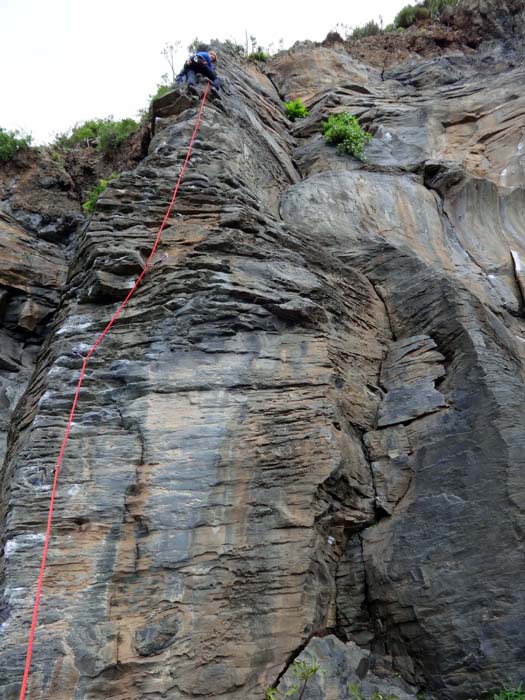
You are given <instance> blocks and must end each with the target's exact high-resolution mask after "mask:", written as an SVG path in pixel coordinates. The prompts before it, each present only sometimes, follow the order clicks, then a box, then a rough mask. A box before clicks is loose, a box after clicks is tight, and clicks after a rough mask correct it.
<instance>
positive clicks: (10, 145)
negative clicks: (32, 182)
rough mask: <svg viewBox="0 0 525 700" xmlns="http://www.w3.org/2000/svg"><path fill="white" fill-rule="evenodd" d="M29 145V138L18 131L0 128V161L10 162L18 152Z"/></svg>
mask: <svg viewBox="0 0 525 700" xmlns="http://www.w3.org/2000/svg"><path fill="white" fill-rule="evenodd" d="M30 145H31V136H30V135H27V134H22V133H20V132H19V131H7V130H6V129H2V127H0V161H7V160H11V158H13V157H14V156H15V154H16V153H18V151H23V150H25V149H26V148H29V146H30Z"/></svg>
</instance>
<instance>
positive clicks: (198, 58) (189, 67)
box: [177, 51, 221, 92]
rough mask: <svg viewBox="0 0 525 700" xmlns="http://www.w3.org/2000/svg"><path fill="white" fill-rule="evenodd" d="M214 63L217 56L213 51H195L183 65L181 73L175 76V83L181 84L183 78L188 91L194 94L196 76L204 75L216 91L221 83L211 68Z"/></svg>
mask: <svg viewBox="0 0 525 700" xmlns="http://www.w3.org/2000/svg"><path fill="white" fill-rule="evenodd" d="M216 61H217V54H216V53H215V51H197V52H196V53H194V54H192V55H191V56H190V57H189V58H188V59H187V60H186V62H185V63H184V66H183V68H182V70H181V72H180V73H179V74H178V76H177V82H178V83H182V81H183V80H184V78H186V83H187V85H188V90H189V91H190V92H194V91H195V78H196V75H204V77H205V78H208V80H210V81H211V83H212V85H213V87H214V88H215V90H217V91H218V90H219V88H220V86H221V83H220V80H219V78H218V77H217V75H216V73H215V70H214V66H213V64H214V63H216Z"/></svg>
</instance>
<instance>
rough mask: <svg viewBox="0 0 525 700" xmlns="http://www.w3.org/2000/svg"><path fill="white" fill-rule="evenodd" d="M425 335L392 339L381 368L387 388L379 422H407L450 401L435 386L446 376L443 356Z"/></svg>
mask: <svg viewBox="0 0 525 700" xmlns="http://www.w3.org/2000/svg"><path fill="white" fill-rule="evenodd" d="M435 347H436V344H435V343H434V341H433V340H432V338H430V337H429V336H426V335H419V336H413V337H411V338H404V339H403V340H399V341H397V342H395V343H393V344H392V345H391V347H390V349H389V352H388V355H387V357H386V359H385V361H384V363H383V367H382V368H381V384H382V386H383V387H384V388H385V389H386V390H387V393H386V394H385V397H384V400H383V402H382V404H381V406H380V407H379V413H378V419H377V425H378V427H380V428H381V427H383V426H387V425H395V424H396V423H406V422H409V421H412V420H414V419H416V418H418V417H419V416H423V415H425V414H427V413H433V412H434V411H437V410H439V409H440V408H443V407H445V406H446V405H447V404H446V402H445V399H444V397H443V395H442V394H441V393H440V392H439V391H437V389H435V387H434V382H435V380H436V379H438V378H440V377H443V376H444V374H445V368H444V367H443V365H442V362H443V361H444V359H445V358H444V357H443V355H442V354H441V353H440V352H437V351H436V350H435Z"/></svg>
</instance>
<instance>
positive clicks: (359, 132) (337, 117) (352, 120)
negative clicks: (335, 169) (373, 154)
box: [323, 112, 372, 160]
mask: <svg viewBox="0 0 525 700" xmlns="http://www.w3.org/2000/svg"><path fill="white" fill-rule="evenodd" d="M323 134H324V137H325V139H326V140H327V141H328V143H333V144H335V145H336V147H337V152H338V153H348V154H349V155H351V156H355V157H356V158H359V160H365V146H366V144H367V143H369V142H370V141H371V140H372V134H369V133H368V132H367V131H364V130H363V129H362V128H361V127H360V126H359V122H358V121H357V119H356V117H354V115H353V114H350V112H340V113H339V114H331V115H330V117H329V118H328V120H327V121H325V122H323Z"/></svg>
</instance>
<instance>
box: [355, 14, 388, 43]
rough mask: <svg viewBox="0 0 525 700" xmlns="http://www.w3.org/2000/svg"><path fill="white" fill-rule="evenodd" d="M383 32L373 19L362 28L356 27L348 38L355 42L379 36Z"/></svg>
mask: <svg viewBox="0 0 525 700" xmlns="http://www.w3.org/2000/svg"><path fill="white" fill-rule="evenodd" d="M382 31H383V30H382V29H381V27H380V26H379V24H378V23H377V22H375V21H374V20H373V19H371V20H370V22H367V23H366V24H364V25H363V26H362V27H356V28H355V29H354V30H353V31H352V33H351V34H350V36H349V37H348V38H349V39H351V40H353V41H358V40H359V39H364V38H365V37H367V36H376V35H377V34H381V33H382Z"/></svg>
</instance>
